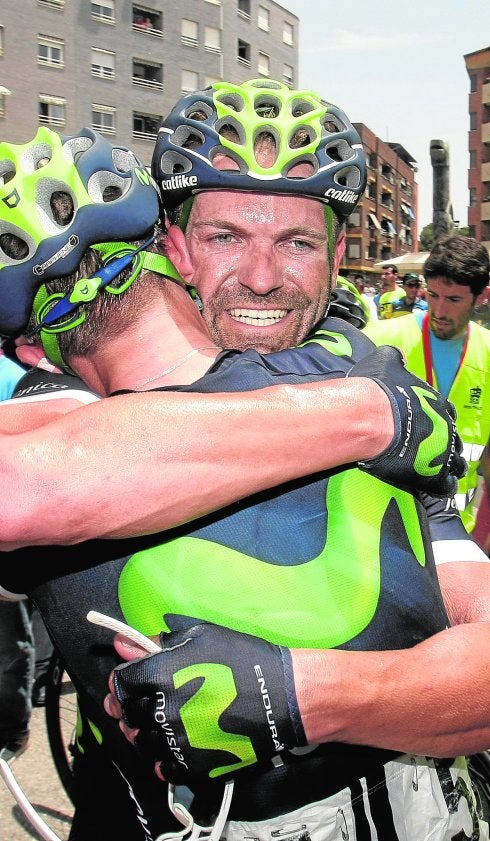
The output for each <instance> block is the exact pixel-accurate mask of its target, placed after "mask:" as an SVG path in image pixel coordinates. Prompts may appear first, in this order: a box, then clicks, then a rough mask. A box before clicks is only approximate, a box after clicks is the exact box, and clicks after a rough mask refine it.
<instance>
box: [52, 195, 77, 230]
mask: <svg viewBox="0 0 490 841" xmlns="http://www.w3.org/2000/svg"><path fill="white" fill-rule="evenodd" d="M49 205H50V207H51V212H52V214H53V219H54V221H55V222H56V224H57V225H61V226H63V227H64V226H65V225H69V224H70V222H71V221H72V219H73V216H74V215H75V207H74V205H73V199H72V197H71V196H70V194H69V193H64V192H62V191H61V190H55V191H54V193H52V194H51V198H50V200H49Z"/></svg>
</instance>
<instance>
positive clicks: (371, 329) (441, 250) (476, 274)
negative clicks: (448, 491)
mask: <svg viewBox="0 0 490 841" xmlns="http://www.w3.org/2000/svg"><path fill="white" fill-rule="evenodd" d="M489 268H490V261H489V255H488V252H487V250H486V248H485V247H484V246H483V245H481V244H480V243H479V242H477V241H476V240H475V239H472V238H471V237H464V236H460V235H458V234H450V235H448V236H446V237H444V238H442V239H440V240H439V241H438V242H437V243H436V245H435V246H434V248H433V249H432V251H431V253H430V255H429V257H428V258H427V260H426V263H425V266H424V277H425V280H426V282H427V293H426V300H427V303H428V305H429V309H428V312H422V311H420V312H414V313H413V314H412V315H410V316H409V317H408V316H407V317H406V318H401V319H399V318H396V319H391V320H389V321H379V322H369V323H368V325H367V326H366V329H365V332H366V333H367V334H368V335H369V337H370V338H371V339H372V340H373V341H374V342H375V344H377V345H395V346H396V347H399V348H400V349H401V350H402V351H403V352H404V354H405V356H406V361H407V368H408V369H409V370H410V371H412V372H413V373H414V374H416V375H417V376H419V377H421V378H422V379H424V380H427V382H428V383H430V384H431V385H433V386H434V387H435V388H437V389H438V390H439V391H441V392H442V393H443V394H444V395H445V396H446V397H449V399H450V400H451V401H452V403H454V405H455V406H456V410H457V413H458V416H457V428H458V432H459V434H460V436H461V438H462V439H463V443H464V455H465V458H466V460H467V461H468V472H467V474H466V476H465V477H464V478H463V479H461V480H460V482H459V484H458V493H457V496H456V502H457V505H458V508H459V510H460V512H461V516H462V519H463V522H464V524H465V527H466V529H467V531H469V532H471V531H472V530H473V528H474V525H475V516H476V511H475V510H474V507H475V506H474V503H475V492H476V489H477V486H478V482H479V476H478V465H479V462H480V458H481V455H482V452H483V449H484V447H485V445H486V444H487V442H488V440H489V436H490V332H489V331H488V330H486V329H485V328H484V327H481V326H480V325H479V324H476V323H475V322H474V321H471V317H472V315H473V310H474V308H475V306H477V305H478V303H479V299H480V297H481V295H482V294H484V290H485V289H486V286H487V284H488V276H489Z"/></svg>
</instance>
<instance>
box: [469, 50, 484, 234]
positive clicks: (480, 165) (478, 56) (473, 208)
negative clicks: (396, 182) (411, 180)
mask: <svg viewBox="0 0 490 841" xmlns="http://www.w3.org/2000/svg"><path fill="white" fill-rule="evenodd" d="M464 60H465V64H466V70H467V72H468V76H469V78H470V92H469V97H468V111H469V115H470V130H469V133H468V149H469V156H470V160H469V170H468V188H469V207H468V227H469V230H470V236H472V237H475V239H477V240H479V241H480V242H482V243H483V244H484V245H485V246H486V247H487V249H488V250H490V47H485V48H484V49H482V50H477V51H476V52H474V53H468V54H467V55H465V56H464Z"/></svg>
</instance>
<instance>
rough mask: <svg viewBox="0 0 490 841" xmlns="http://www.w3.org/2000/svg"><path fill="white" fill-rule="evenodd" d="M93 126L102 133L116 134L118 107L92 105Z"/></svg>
mask: <svg viewBox="0 0 490 841" xmlns="http://www.w3.org/2000/svg"><path fill="white" fill-rule="evenodd" d="M92 128H94V129H95V130H96V131H100V132H102V134H115V133H116V109H115V108H111V107H110V106H109V105H95V104H94V105H92Z"/></svg>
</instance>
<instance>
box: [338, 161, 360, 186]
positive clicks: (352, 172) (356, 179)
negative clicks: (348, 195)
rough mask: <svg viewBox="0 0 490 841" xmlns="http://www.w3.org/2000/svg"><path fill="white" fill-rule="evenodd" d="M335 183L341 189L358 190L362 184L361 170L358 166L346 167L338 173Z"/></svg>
mask: <svg viewBox="0 0 490 841" xmlns="http://www.w3.org/2000/svg"><path fill="white" fill-rule="evenodd" d="M335 181H336V183H337V184H338V185H339V186H340V187H349V188H350V189H351V190H357V189H358V188H359V186H360V183H361V173H360V170H359V168H358V167H357V166H346V167H345V168H344V169H342V170H340V171H339V172H337V174H336V175H335Z"/></svg>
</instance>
